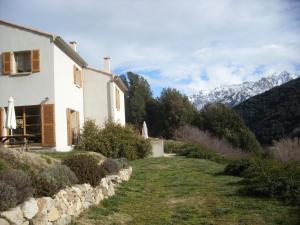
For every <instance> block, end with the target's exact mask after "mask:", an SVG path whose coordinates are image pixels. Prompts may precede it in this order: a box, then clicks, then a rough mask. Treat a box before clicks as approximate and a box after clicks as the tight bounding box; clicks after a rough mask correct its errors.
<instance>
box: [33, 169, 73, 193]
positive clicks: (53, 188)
mask: <svg viewBox="0 0 300 225" xmlns="http://www.w3.org/2000/svg"><path fill="white" fill-rule="evenodd" d="M34 178H35V179H34V186H35V189H36V194H37V195H38V196H52V195H54V194H55V193H57V192H58V191H59V190H61V189H63V188H65V187H66V186H71V185H73V184H76V183H78V179H77V177H76V175H75V173H74V172H73V171H71V170H70V169H69V168H68V167H67V166H65V165H56V166H53V167H50V168H48V169H46V170H44V171H43V172H42V173H40V174H38V175H36V176H35V177H34Z"/></svg>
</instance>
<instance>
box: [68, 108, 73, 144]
mask: <svg viewBox="0 0 300 225" xmlns="http://www.w3.org/2000/svg"><path fill="white" fill-rule="evenodd" d="M71 121H72V113H71V109H67V139H68V140H67V141H68V145H69V146H70V145H72V126H71Z"/></svg>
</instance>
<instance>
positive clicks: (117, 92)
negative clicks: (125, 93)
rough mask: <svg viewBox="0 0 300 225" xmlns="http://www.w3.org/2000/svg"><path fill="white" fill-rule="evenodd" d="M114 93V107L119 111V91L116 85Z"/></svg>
mask: <svg viewBox="0 0 300 225" xmlns="http://www.w3.org/2000/svg"><path fill="white" fill-rule="evenodd" d="M115 94H116V108H117V110H118V111H119V110H120V91H119V89H118V88H117V87H116V91H115Z"/></svg>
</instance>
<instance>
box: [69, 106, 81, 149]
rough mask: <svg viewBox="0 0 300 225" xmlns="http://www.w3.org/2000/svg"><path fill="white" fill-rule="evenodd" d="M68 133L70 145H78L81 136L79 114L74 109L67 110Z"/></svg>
mask: <svg viewBox="0 0 300 225" xmlns="http://www.w3.org/2000/svg"><path fill="white" fill-rule="evenodd" d="M67 132H68V134H67V135H68V145H75V144H78V140H79V135H80V121H79V112H78V111H75V110H73V109H67Z"/></svg>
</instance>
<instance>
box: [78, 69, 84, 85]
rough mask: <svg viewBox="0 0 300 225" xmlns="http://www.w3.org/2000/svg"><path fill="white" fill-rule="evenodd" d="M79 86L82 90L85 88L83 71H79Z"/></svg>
mask: <svg viewBox="0 0 300 225" xmlns="http://www.w3.org/2000/svg"><path fill="white" fill-rule="evenodd" d="M79 86H80V87H81V88H82V86H83V76H82V70H80V71H79Z"/></svg>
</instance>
